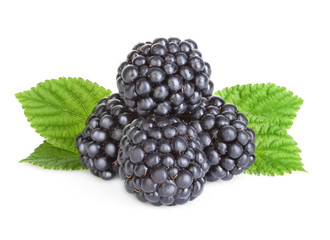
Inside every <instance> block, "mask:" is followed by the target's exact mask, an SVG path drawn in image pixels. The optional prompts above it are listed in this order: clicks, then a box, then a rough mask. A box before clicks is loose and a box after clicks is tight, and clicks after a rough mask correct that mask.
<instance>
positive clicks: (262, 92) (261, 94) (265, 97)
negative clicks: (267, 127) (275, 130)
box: [215, 83, 303, 129]
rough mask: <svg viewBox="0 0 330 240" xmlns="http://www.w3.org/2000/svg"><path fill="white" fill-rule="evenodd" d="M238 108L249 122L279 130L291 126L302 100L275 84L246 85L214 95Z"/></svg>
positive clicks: (226, 89)
mask: <svg viewBox="0 0 330 240" xmlns="http://www.w3.org/2000/svg"><path fill="white" fill-rule="evenodd" d="M215 95H219V96H222V97H223V98H224V99H225V100H226V101H227V102H230V103H233V104H235V105H236V106H238V110H239V111H240V112H242V113H244V114H245V116H246V117H247V118H248V119H249V121H250V122H258V123H260V124H263V123H265V124H267V123H269V122H271V123H274V124H277V125H278V126H279V127H280V128H283V129H289V128H290V127H291V126H292V123H293V119H294V118H295V117H296V112H297V111H298V110H299V108H300V106H301V104H302V103H303V100H302V99H301V98H299V97H297V96H295V95H294V94H293V93H292V92H291V91H287V90H286V88H284V87H278V86H276V85H275V84H272V83H268V84H254V85H252V84H248V85H236V86H234V87H231V88H225V89H223V90H221V91H218V92H216V93H215Z"/></svg>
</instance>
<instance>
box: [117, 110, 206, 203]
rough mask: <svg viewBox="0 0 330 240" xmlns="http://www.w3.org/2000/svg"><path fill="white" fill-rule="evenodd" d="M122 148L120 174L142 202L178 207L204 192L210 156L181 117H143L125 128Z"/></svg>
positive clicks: (119, 158)
mask: <svg viewBox="0 0 330 240" xmlns="http://www.w3.org/2000/svg"><path fill="white" fill-rule="evenodd" d="M120 146H121V147H120V150H119V153H118V160H117V162H118V165H119V175H120V177H121V178H123V179H124V180H125V188H126V190H127V191H128V192H130V193H134V194H135V195H136V197H137V198H138V199H139V200H141V201H143V202H150V203H152V204H154V205H176V204H183V203H186V202H188V201H189V200H193V199H195V198H196V197H197V196H199V195H200V194H201V193H202V191H203V187H204V182H205V180H204V177H205V174H206V172H207V171H208V169H209V164H208V161H207V157H206V155H205V153H204V152H203V151H202V146H201V144H200V142H199V138H198V134H197V131H196V130H195V129H194V128H193V127H191V126H187V125H186V124H185V123H184V122H182V121H180V120H179V119H178V118H176V117H161V116H156V115H151V116H149V117H148V118H142V117H140V118H138V119H136V120H134V121H133V122H132V123H131V124H130V125H129V126H127V127H125V129H124V136H123V138H122V139H121V142H120Z"/></svg>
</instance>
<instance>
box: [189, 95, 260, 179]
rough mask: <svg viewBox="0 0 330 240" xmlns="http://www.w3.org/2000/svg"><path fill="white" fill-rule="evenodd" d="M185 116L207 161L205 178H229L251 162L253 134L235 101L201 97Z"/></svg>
mask: <svg viewBox="0 0 330 240" xmlns="http://www.w3.org/2000/svg"><path fill="white" fill-rule="evenodd" d="M188 119H192V120H191V121H190V123H189V124H190V125H191V126H193V127H194V128H195V129H196V130H197V132H198V134H199V139H200V141H201V144H202V146H203V148H204V152H205V154H206V156H207V158H208V162H209V164H210V170H209V171H208V173H207V174H206V179H207V180H208V181H215V180H217V179H222V180H230V179H232V178H233V175H238V174H240V173H242V172H244V171H245V170H247V169H248V168H249V167H250V166H252V164H253V163H254V161H255V156H254V152H255V150H256V147H255V144H254V143H255V140H256V134H255V132H254V131H253V130H252V129H251V128H248V127H247V125H248V120H247V118H246V117H245V115H244V114H242V113H240V112H238V111H237V108H236V106H235V105H233V104H226V103H225V101H224V100H223V99H222V98H221V97H219V96H212V97H209V98H208V99H204V100H203V104H202V105H201V106H200V107H198V108H197V109H196V110H195V111H193V112H191V114H190V115H189V116H188V117H187V120H188Z"/></svg>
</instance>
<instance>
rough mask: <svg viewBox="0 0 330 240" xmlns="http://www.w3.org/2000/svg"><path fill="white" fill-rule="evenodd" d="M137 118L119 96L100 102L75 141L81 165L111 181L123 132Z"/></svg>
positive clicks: (106, 98) (111, 96)
mask: <svg viewBox="0 0 330 240" xmlns="http://www.w3.org/2000/svg"><path fill="white" fill-rule="evenodd" d="M136 117H137V114H136V113H134V112H132V111H130V110H129V109H128V108H127V107H126V106H125V103H124V102H123V100H122V99H121V97H120V95H119V94H111V95H110V96H109V97H105V98H102V99H101V100H100V101H99V102H98V104H97V106H96V107H95V108H94V110H93V112H92V114H91V115H90V116H89V117H88V118H87V120H86V128H85V129H84V130H83V131H82V133H80V134H79V135H78V136H77V138H76V147H77V149H78V151H79V153H80V161H81V164H82V165H83V166H84V167H86V168H89V169H90V171H91V172H92V173H93V174H94V175H96V176H99V177H101V178H103V179H105V180H109V179H111V178H112V177H113V176H114V175H115V173H116V168H117V166H116V165H115V164H114V163H115V162H116V159H117V153H118V149H119V142H120V140H121V138H122V136H123V128H124V127H125V126H126V125H128V124H129V123H131V121H133V120H134V119H135V118H136Z"/></svg>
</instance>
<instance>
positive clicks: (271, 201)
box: [0, 0, 330, 240]
mask: <svg viewBox="0 0 330 240" xmlns="http://www.w3.org/2000/svg"><path fill="white" fill-rule="evenodd" d="M329 13H330V6H329V1H315V0H313V1H288V0H286V1H280V0H276V1H207V0H203V1H193V0H190V1H177V0H176V1H172V0H166V1H159V2H158V1H143V0H139V1H88V2H87V1H9V0H8V1H2V0H1V3H0V35H1V36H0V79H1V88H0V91H1V94H0V97H1V101H0V104H1V120H0V121H1V125H0V126H1V138H0V139H1V140H0V141H1V145H0V146H1V154H0V156H1V166H0V168H1V173H0V184H1V188H0V194H1V197H0V221H1V223H0V239H4V240H7V239H35V240H37V239H119V238H120V239H143V240H147V239H179V238H180V239H311V238H313V239H329V238H330V234H329V222H330V219H329V216H330V211H329V205H330V198H329V195H328V193H329V183H330V181H329V170H330V164H329V162H330V158H329V144H330V143H329V136H330V131H329V117H330V114H329V107H328V105H329V103H330V101H329V81H330V14H329ZM170 36H173V37H180V38H182V39H185V38H191V39H194V40H195V41H196V42H197V43H198V45H199V49H200V50H201V51H202V53H203V57H204V60H206V61H208V62H210V63H211V66H212V70H213V74H212V79H213V81H214V82H215V86H216V87H215V89H216V90H218V89H222V88H223V87H227V86H233V85H236V84H247V83H265V82H273V83H276V84H277V85H280V86H285V87H287V88H288V89H289V90H291V91H293V92H294V93H295V94H297V95H299V96H300V97H302V98H303V99H304V100H305V102H304V104H303V106H302V108H301V110H300V111H299V113H298V116H297V118H296V119H295V122H294V125H293V127H292V129H291V130H290V131H289V133H290V134H291V135H292V136H293V137H294V138H295V139H296V141H297V142H298V146H299V147H300V148H301V149H302V153H301V157H302V159H303V163H304V167H305V168H306V170H307V171H308V173H302V172H295V173H293V174H291V175H285V176H283V177H261V176H250V175H244V174H243V175H240V176H238V177H235V178H234V179H233V180H232V181H229V182H216V183H209V184H207V185H206V187H205V189H204V193H203V194H202V195H201V196H200V197H199V198H198V199H196V200H195V201H192V202H190V203H189V204H186V205H183V206H177V207H154V206H151V205H148V204H143V203H140V202H139V201H137V200H136V199H135V198H134V197H133V196H131V195H129V194H128V193H126V191H125V190H124V187H123V183H122V182H121V181H120V180H119V179H114V180H113V181H110V182H106V181H102V180H101V179H98V178H96V177H94V176H92V175H91V174H90V173H89V172H88V171H79V172H78V171H76V172H64V171H50V170H44V169H41V168H38V167H34V166H31V165H28V164H19V163H18V161H19V160H21V159H23V158H25V157H27V156H28V155H29V154H30V153H31V152H32V151H33V149H34V148H35V147H37V146H38V145H39V144H40V143H41V142H42V138H41V137H40V136H38V134H37V133H35V132H34V130H33V129H32V128H30V126H29V123H28V122H27V121H26V118H25V116H24V114H23V110H22V109H21V106H20V104H19V103H18V101H17V100H16V99H15V97H14V93H16V92H20V91H24V90H28V89H30V88H31V87H33V86H35V85H36V84H37V83H38V82H41V81H44V80H46V79H52V78H58V77H61V76H65V77H68V76H71V77H83V78H86V79H90V80H92V81H95V82H97V83H99V84H100V85H103V86H105V87H107V88H110V89H112V90H114V91H116V84H115V76H116V70H117V66H118V65H119V63H120V62H121V61H122V60H124V58H125V57H126V55H127V53H128V52H129V51H130V49H131V48H132V47H133V45H134V44H135V43H137V42H139V41H148V40H153V39H154V38H156V37H170Z"/></svg>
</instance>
